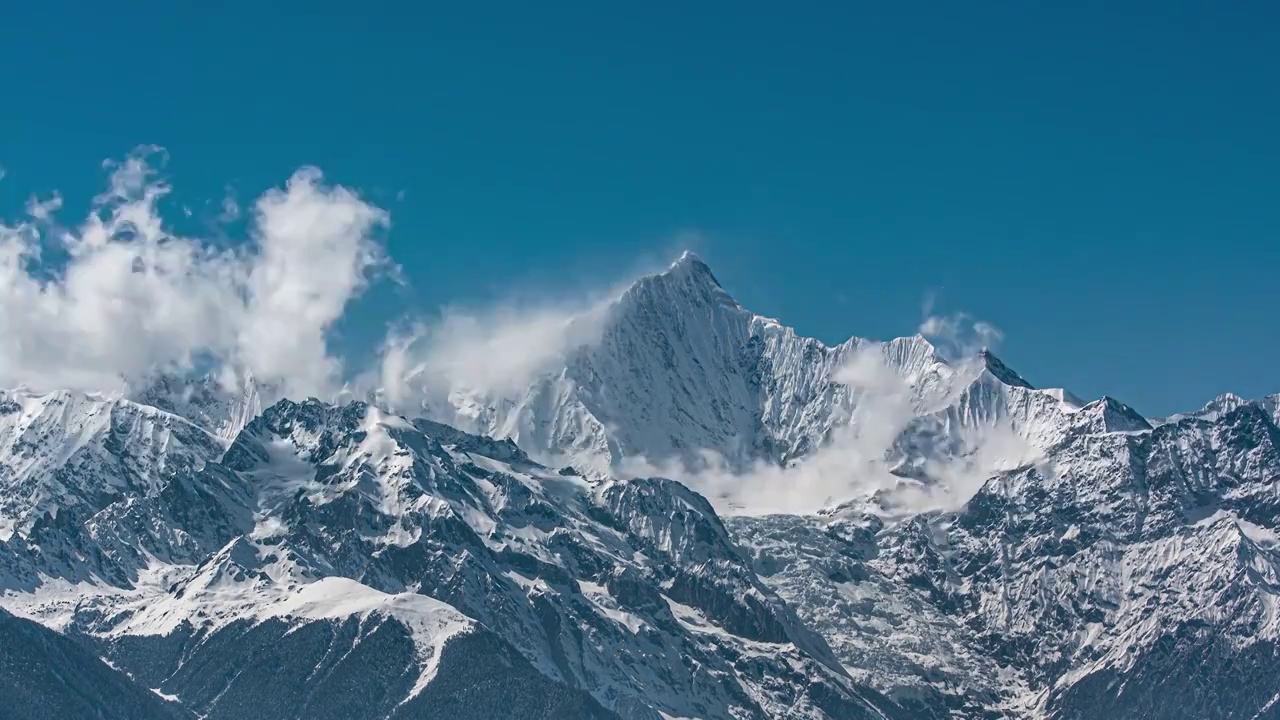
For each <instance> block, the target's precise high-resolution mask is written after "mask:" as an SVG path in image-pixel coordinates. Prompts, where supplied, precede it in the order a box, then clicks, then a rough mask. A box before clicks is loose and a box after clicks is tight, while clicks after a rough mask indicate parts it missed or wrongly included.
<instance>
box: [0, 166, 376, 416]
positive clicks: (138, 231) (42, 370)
mask: <svg viewBox="0 0 1280 720" xmlns="http://www.w3.org/2000/svg"><path fill="white" fill-rule="evenodd" d="M164 162H165V156H164V154H163V152H162V151H160V150H159V149H158V148H152V147H147V148H140V149H139V151H137V152H135V153H134V154H132V155H130V156H129V157H127V158H126V159H124V160H123V161H121V162H118V163H110V164H108V170H109V171H110V176H109V179H108V187H107V189H106V191H105V192H103V193H102V194H101V195H99V196H98V197H97V198H96V199H95V200H94V202H93V205H92V207H91V208H89V212H88V213H87V215H86V216H85V217H84V218H83V219H82V220H80V221H79V222H78V224H74V225H63V224H61V223H60V222H59V218H58V215H59V213H60V211H61V210H62V201H61V198H60V197H59V196H57V195H53V196H52V198H50V199H46V200H43V201H41V200H34V199H33V200H32V202H30V203H28V205H27V208H26V210H27V217H26V218H25V219H23V220H20V221H19V222H17V223H13V224H7V225H0V335H3V337H4V338H5V342H4V343H0V384H3V385H18V384H23V385H29V386H33V387H36V388H76V389H87V390H111V389H117V388H122V387H124V386H125V385H126V384H127V383H129V382H131V381H135V382H136V381H138V380H139V379H140V378H145V377H146V376H148V375H149V374H151V373H155V372H159V371H175V370H179V371H180V370H188V369H191V368H194V367H197V366H200V365H210V366H213V367H217V368H223V369H227V370H232V371H237V372H239V371H248V372H252V373H254V374H255V375H256V376H257V377H258V378H260V379H261V380H264V381H266V382H268V383H272V384H275V385H277V386H279V387H281V388H282V389H283V390H284V391H285V392H288V393H290V394H302V395H305V394H323V393H329V392H332V391H333V389H334V388H335V387H336V385H337V384H338V383H339V382H340V379H341V373H342V370H341V363H340V361H339V360H338V359H337V358H336V357H334V356H333V355H332V354H330V353H329V352H328V348H327V347H326V344H325V338H326V334H327V333H328V331H329V329H330V328H331V327H332V325H333V323H334V322H335V321H336V320H337V319H338V318H339V317H340V316H341V314H342V312H343V310H344V308H345V307H346V305H347V303H348V302H349V301H350V300H352V299H353V298H354V297H355V296H357V295H358V294H359V293H360V292H361V291H362V290H363V289H364V287H365V286H366V285H367V283H368V282H369V280H370V277H371V276H372V274H373V273H374V271H375V270H376V268H377V267H378V266H379V265H380V264H381V263H383V262H384V260H383V259H382V256H381V254H380V251H379V249H378V245H377V243H376V242H375V240H374V234H375V233H376V231H377V229H378V228H379V227H381V226H384V225H386V224H387V223H388V216H387V214H386V213H385V212H384V211H382V210H380V209H378V208H376V207H374V206H372V205H370V204H368V203H366V202H364V201H363V200H361V199H360V197H359V196H358V195H357V194H356V193H354V192H352V191H350V190H348V189H346V188H343V187H340V186H332V185H327V184H325V182H324V180H323V177H322V176H321V174H320V172H319V171H318V170H315V169H312V168H304V169H302V170H299V171H298V172H297V173H295V174H294V175H293V177H291V178H290V179H289V181H288V182H287V183H286V184H285V186H284V187H283V188H276V189H273V190H270V191H268V192H267V193H265V194H264V195H262V196H261V197H260V198H258V200H257V202H256V203H255V204H254V206H253V218H252V222H251V223H250V228H249V232H250V235H249V237H248V238H245V241H244V242H243V243H240V244H237V245H236V246H234V248H233V249H228V248H227V247H226V246H222V245H219V244H217V243H213V242H210V241H207V240H205V239H202V238H196V237H184V236H182V235H179V234H178V233H176V232H174V231H173V230H172V229H170V227H168V226H167V224H166V223H165V222H164V220H163V219H162V218H161V215H160V212H159V206H160V203H161V201H162V199H163V198H165V196H167V195H168V194H169V192H170V188H169V186H168V184H167V183H165V182H164V180H163V178H162V177H161V175H160V172H159V171H160V169H161V168H162V167H163V165H164ZM50 249H56V250H57V251H58V253H59V254H61V255H64V256H65V263H63V264H60V265H55V266H51V265H50V264H49V263H43V262H42V259H44V256H45V253H46V250H50Z"/></svg>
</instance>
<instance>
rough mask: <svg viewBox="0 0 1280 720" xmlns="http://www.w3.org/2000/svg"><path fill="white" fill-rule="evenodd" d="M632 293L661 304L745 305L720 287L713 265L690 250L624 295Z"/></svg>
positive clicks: (642, 280) (730, 306)
mask: <svg viewBox="0 0 1280 720" xmlns="http://www.w3.org/2000/svg"><path fill="white" fill-rule="evenodd" d="M628 296H630V297H631V299H632V300H636V299H639V298H647V299H648V302H651V303H652V302H657V303H660V304H673V303H674V304H675V305H687V304H688V303H690V302H692V303H693V304H694V305H699V306H715V305H722V306H725V307H727V308H730V309H740V308H741V306H740V305H738V303H737V301H735V300H734V299H733V298H732V297H730V296H729V293H727V292H725V290H724V288H723V287H721V286H720V281H719V280H717V279H716V276H715V275H714V274H713V273H712V272H711V268H710V267H708V266H707V264H706V263H704V262H703V261H702V259H701V258H699V257H698V256H697V255H695V254H694V253H692V252H690V251H688V250H686V251H685V252H684V253H682V254H681V255H680V257H679V258H677V259H676V261H675V262H673V263H671V265H669V266H668V267H667V269H666V270H663V271H661V272H657V273H653V274H651V275H645V276H644V277H642V278H640V279H639V280H637V281H636V282H635V283H634V284H632V286H631V287H630V289H628V290H627V292H626V293H625V294H624V298H625V297H628Z"/></svg>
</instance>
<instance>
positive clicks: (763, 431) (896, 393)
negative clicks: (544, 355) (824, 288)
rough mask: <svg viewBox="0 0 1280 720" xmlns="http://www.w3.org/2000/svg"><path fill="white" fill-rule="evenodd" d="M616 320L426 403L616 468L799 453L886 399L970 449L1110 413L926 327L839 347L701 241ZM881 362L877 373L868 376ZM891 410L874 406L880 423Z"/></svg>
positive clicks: (453, 417)
mask: <svg viewBox="0 0 1280 720" xmlns="http://www.w3.org/2000/svg"><path fill="white" fill-rule="evenodd" d="M604 318H605V319H604V322H603V329H602V330H601V332H600V336H599V339H598V342H591V343H586V344H583V345H581V346H579V347H575V348H571V349H570V351H569V352H568V353H567V354H566V355H565V357H564V358H563V362H562V364H561V365H560V366H559V367H556V368H553V369H552V370H550V371H548V372H547V373H545V374H544V375H543V376H541V377H539V378H537V379H536V380H535V381H534V382H533V383H532V384H531V385H530V386H528V387H526V388H522V389H519V390H517V391H515V392H511V391H505V390H504V391H502V392H492V391H484V390H475V389H458V390H455V392H453V393H452V394H451V395H449V397H448V400H447V402H445V403H436V404H433V405H429V406H428V407H426V408H425V409H424V410H423V411H424V412H425V413H426V414H428V415H430V416H432V417H433V418H434V419H437V420H440V421H442V422H446V423H450V424H453V425H456V426H458V427H462V428H464V429H468V430H470V431H473V432H477V433H481V434H486V435H491V436H494V437H509V438H512V439H513V440H515V441H516V443H517V444H519V445H520V446H521V447H523V448H525V449H526V450H528V451H529V452H531V453H533V454H534V455H535V456H536V457H539V458H541V459H544V460H546V459H557V460H561V461H564V462H571V463H573V464H574V466H575V467H582V468H594V469H596V470H599V471H602V472H603V471H607V470H609V469H611V468H613V469H616V468H619V466H621V465H624V464H626V462H628V461H631V462H634V461H635V460H636V459H637V458H643V459H644V460H645V461H647V462H648V463H650V464H653V465H657V466H665V463H668V462H669V461H672V460H675V461H679V462H685V463H691V464H697V462H698V461H701V460H702V459H704V458H705V456H706V454H707V453H708V452H710V453H713V454H714V455H715V456H716V457H717V458H719V459H720V460H722V461H723V462H724V463H725V464H726V465H727V466H728V467H730V468H734V469H738V470H740V469H742V468H745V467H747V466H749V465H751V464H753V463H756V462H760V461H764V462H768V463H773V464H786V463H787V462H789V461H792V460H795V459H797V458H800V457H803V456H805V455H808V454H811V453H813V452H814V451H815V450H816V449H818V448H819V447H821V446H822V445H823V444H824V443H827V442H829V441H830V440H831V437H832V434H833V431H837V430H838V429H839V428H840V427H841V426H842V425H847V424H848V423H849V422H850V420H851V418H855V417H857V416H858V408H859V407H860V406H867V403H868V402H872V403H877V402H878V404H884V401H886V399H887V400H888V402H890V403H892V404H893V405H895V406H896V405H898V404H902V403H905V405H906V407H907V410H908V415H909V416H910V417H911V418H914V421H913V422H912V423H910V425H909V426H907V427H903V428H902V429H903V430H904V431H905V435H906V436H907V439H908V440H909V441H910V442H916V443H917V444H918V443H919V442H920V441H921V439H927V438H928V437H929V436H936V437H937V438H940V441H939V442H942V441H943V440H945V443H946V444H949V450H950V451H952V452H962V453H963V452H967V451H971V450H972V447H971V446H972V444H973V443H974V442H976V435H978V434H980V433H985V432H986V431H988V430H990V429H991V428H996V427H998V428H1001V429H1011V430H1013V431H1014V432H1015V433H1016V434H1017V435H1018V436H1019V437H1022V438H1025V439H1026V440H1027V442H1028V443H1030V444H1031V445H1032V446H1034V447H1043V446H1047V445H1049V444H1052V443H1053V442H1055V441H1056V440H1058V439H1059V438H1061V437H1062V436H1063V435H1064V434H1065V433H1067V432H1070V431H1071V428H1072V427H1074V426H1075V425H1076V424H1078V423H1079V422H1083V421H1087V422H1099V421H1100V420H1095V419H1094V417H1093V415H1094V414H1095V412H1094V411H1095V410H1096V411H1097V413H1101V414H1107V413H1106V412H1105V411H1104V410H1101V409H1097V408H1088V410H1089V411H1090V412H1088V413H1086V414H1085V415H1083V416H1078V415H1079V413H1078V411H1079V410H1080V409H1081V407H1080V405H1081V403H1079V402H1078V401H1076V400H1075V398H1073V397H1072V396H1071V395H1070V393H1067V392H1065V391H1061V390H1037V389H1034V388H1032V386H1031V385H1030V384H1029V383H1027V382H1026V381H1025V380H1023V379H1022V378H1021V377H1019V376H1018V375H1017V374H1016V373H1015V372H1013V371H1012V370H1011V369H1009V368H1008V367H1006V366H1005V365H1004V364H1003V363H1002V362H1001V361H1000V360H999V359H997V358H996V357H995V356H994V355H991V354H990V353H988V352H983V353H981V354H980V355H979V356H978V357H976V358H966V359H962V360H961V361H960V362H954V361H951V362H949V361H947V360H946V359H944V358H943V357H942V356H941V355H940V354H939V352H938V351H937V349H936V348H935V347H934V346H933V345H932V344H930V342H929V341H928V340H927V339H925V338H924V337H921V336H918V335H917V336H911V337H903V338H898V339H895V340H891V341H889V342H885V343H879V342H874V341H871V340H867V339H863V338H857V337H854V338H851V339H849V340H847V341H846V342H844V343H841V344H840V345H836V346H834V347H831V346H827V345H824V344H823V343H821V342H820V341H818V340H814V339H812V338H805V337H801V336H799V335H797V334H796V333H795V331H794V330H792V329H791V328H788V327H785V326H783V325H782V324H780V323H779V322H778V321H776V320H773V319H770V318H766V317H762V316H759V315H756V314H754V313H752V312H750V311H748V310H746V309H745V308H743V307H741V306H740V305H738V303H737V302H735V301H734V300H733V299H732V298H731V297H730V296H729V295H728V293H727V292H725V290H724V289H723V288H722V287H721V286H720V284H719V283H718V282H717V280H716V278H715V276H714V275H713V274H712V272H711V270H710V269H709V268H708V267H707V266H706V265H705V264H704V263H703V262H702V261H701V260H699V259H698V258H697V257H696V256H694V255H692V254H690V253H686V254H685V255H683V256H682V257H681V258H680V259H679V260H677V261H676V262H675V263H674V264H672V265H671V267H670V268H668V269H667V270H666V271H664V272H662V273H658V274H654V275H650V276H646V277H644V278H641V279H640V280H639V281H637V282H636V283H635V284H634V285H632V286H631V287H630V288H629V289H628V290H627V291H626V292H624V293H623V294H622V295H621V296H620V297H619V298H618V299H617V300H616V301H615V302H614V303H612V305H611V306H610V307H609V308H608V310H607V312H605V313H604ZM867 360H869V361H871V362H872V363H873V364H874V365H875V367H873V368H870V370H872V371H873V372H871V373H870V376H866V374H865V373H860V372H859V365H860V364H865V362H864V361H867ZM880 368H883V369H885V370H887V373H888V375H887V376H885V375H884V374H883V373H879V372H874V371H876V370H878V369H880ZM424 394H429V393H424ZM886 396H887V397H886ZM899 398H901V400H899ZM1130 412H1131V411H1130ZM895 413H896V408H895ZM864 414H865V413H864ZM879 415H880V413H878V412H876V411H875V410H874V409H873V410H872V415H871V417H872V422H883V421H884V420H883V418H881V417H879ZM1077 416H1078V417H1077ZM904 421H905V418H904ZM890 422H900V421H899V420H896V419H895V420H892V421H890ZM1140 423H1142V421H1141V419H1140V418H1139V419H1137V420H1136V422H1135V423H1131V424H1140ZM903 424H904V425H907V423H906V422H903ZM911 438H915V440H911ZM966 443H967V445H966ZM886 449H887V448H886Z"/></svg>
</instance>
